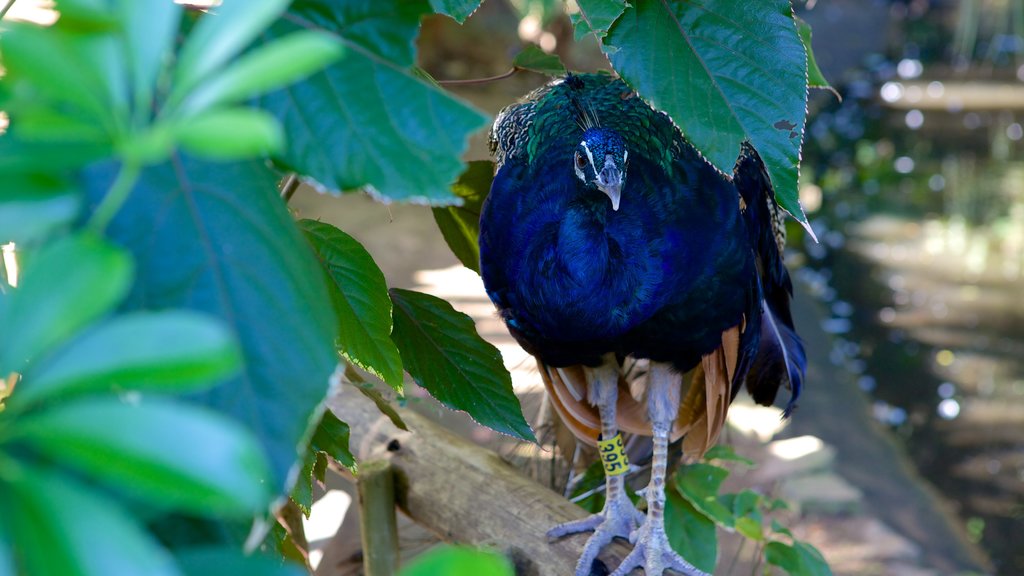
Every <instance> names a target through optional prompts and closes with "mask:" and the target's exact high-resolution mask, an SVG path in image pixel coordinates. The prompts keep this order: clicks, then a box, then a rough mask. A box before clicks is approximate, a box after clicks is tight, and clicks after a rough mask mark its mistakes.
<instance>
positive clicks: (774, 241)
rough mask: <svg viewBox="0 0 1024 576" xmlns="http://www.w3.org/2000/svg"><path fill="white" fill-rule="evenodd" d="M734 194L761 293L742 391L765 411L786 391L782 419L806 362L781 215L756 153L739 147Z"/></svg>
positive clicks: (796, 391)
mask: <svg viewBox="0 0 1024 576" xmlns="http://www.w3.org/2000/svg"><path fill="white" fill-rule="evenodd" d="M733 182H734V184H735V185H736V188H737V190H739V193H740V198H741V205H742V206H743V208H742V210H743V219H744V222H745V224H746V227H747V233H748V237H749V239H750V242H751V245H752V246H753V248H754V250H755V252H756V253H757V267H758V279H759V283H760V289H761V290H760V291H761V303H760V308H761V314H760V318H758V319H756V320H758V321H759V324H760V332H761V339H760V347H759V349H758V350H757V354H756V355H755V357H754V358H753V361H752V363H751V365H750V370H749V373H748V374H747V375H746V385H747V390H748V391H749V392H750V395H751V396H753V397H754V400H755V401H756V402H757V403H759V404H763V405H766V406H770V405H771V404H772V402H774V400H775V395H776V393H777V392H778V390H779V386H780V385H781V384H785V385H786V387H787V388H789V390H790V400H789V403H788V404H787V406H786V415H789V413H790V412H791V411H792V410H793V408H795V407H796V401H797V398H799V396H800V391H801V389H802V387H803V378H804V372H805V371H806V366H807V359H806V355H805V354H804V347H803V344H802V343H801V342H800V337H799V336H797V334H796V330H795V328H794V326H793V316H792V314H791V313H790V309H789V301H790V299H791V298H792V295H793V284H792V282H791V281H790V279H789V272H788V271H787V270H786V266H785V264H783V261H782V250H783V247H784V244H785V231H784V228H783V227H782V222H783V217H784V214H783V212H782V209H781V208H780V207H779V205H778V204H777V203H776V202H775V193H774V191H773V189H772V185H771V180H770V179H769V177H768V173H767V171H766V170H765V167H764V163H763V162H762V161H761V158H760V156H758V154H757V152H756V151H755V150H754V149H753V148H752V147H751V146H750V145H749V144H746V143H744V145H743V149H742V152H741V154H740V158H739V161H738V162H737V163H736V168H735V170H734V171H733Z"/></svg>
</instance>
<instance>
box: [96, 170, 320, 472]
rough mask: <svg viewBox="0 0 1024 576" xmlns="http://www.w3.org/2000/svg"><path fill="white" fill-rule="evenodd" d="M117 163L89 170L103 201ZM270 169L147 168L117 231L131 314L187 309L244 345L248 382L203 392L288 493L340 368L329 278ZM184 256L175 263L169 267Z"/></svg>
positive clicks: (114, 226)
mask: <svg viewBox="0 0 1024 576" xmlns="http://www.w3.org/2000/svg"><path fill="white" fill-rule="evenodd" d="M115 168H116V167H115V166H111V165H109V164H106V165H103V166H97V167H95V168H93V169H91V170H89V171H87V173H86V176H87V177H86V184H87V190H88V191H89V193H90V195H91V196H92V197H93V198H96V197H97V196H98V195H99V192H98V191H101V190H105V189H106V188H107V187H108V186H109V182H110V181H111V180H112V179H113V176H114V173H115ZM276 183H277V176H276V175H275V174H274V173H273V172H272V171H271V170H270V169H268V168H267V166H266V164H265V163H264V162H261V161H250V162H237V163H210V162H203V161H200V160H196V159H193V158H189V157H175V158H174V159H173V161H172V162H170V163H167V164H162V165H159V166H153V167H151V168H147V169H146V170H143V172H142V174H141V176H140V178H139V182H138V184H137V185H136V188H135V190H134V191H133V193H132V195H131V197H130V198H129V199H128V201H127V202H126V203H125V205H124V207H123V208H122V209H121V211H120V212H119V213H118V215H117V217H115V218H114V220H113V221H112V222H111V225H110V226H109V227H108V233H109V235H110V236H111V238H112V239H114V240H115V241H116V242H118V243H121V244H123V245H125V246H128V247H130V248H131V250H132V251H133V252H134V255H135V259H136V263H137V265H138V267H139V274H138V280H137V282H136V285H135V288H134V292H133V294H132V297H131V298H130V300H129V305H130V306H129V307H130V308H141V309H163V308H180V307H185V308H189V309H193V310H199V311H204V312H208V313H210V314H213V315H215V316H217V317H219V318H221V319H222V320H223V321H224V322H225V323H226V324H227V325H228V327H229V328H230V329H231V330H232V331H233V332H234V333H235V336H236V337H237V339H238V341H239V343H240V344H241V346H242V353H243V355H244V360H245V365H244V367H243V370H242V372H241V374H240V375H239V376H237V377H235V378H233V379H231V380H229V381H228V382H226V383H224V384H222V385H221V386H218V387H216V388H213V389H212V390H210V391H208V392H204V393H201V394H199V395H197V400H200V401H202V402H204V403H206V404H207V405H209V406H211V407H214V408H216V409H219V410H221V411H223V412H225V413H227V414H230V415H232V416H234V417H236V418H237V419H238V420H240V421H241V422H242V423H244V424H245V425H246V426H248V427H249V428H250V429H251V430H252V431H253V432H254V433H255V434H256V436H257V437H258V438H259V440H260V441H261V443H262V444H263V447H264V450H265V451H266V453H267V456H268V458H269V460H270V463H271V469H272V477H271V478H268V479H267V485H268V486H269V487H270V488H271V489H274V490H283V489H284V487H285V479H286V478H287V475H288V471H289V469H290V468H291V467H292V466H293V464H294V463H295V460H296V459H297V458H298V457H299V451H300V449H301V448H300V444H302V443H303V442H304V440H305V439H307V438H309V434H310V433H311V430H312V426H314V425H315V424H316V421H315V420H313V418H315V417H317V416H319V412H318V411H317V409H318V407H319V405H320V403H321V401H322V400H323V398H324V395H325V394H326V392H327V390H328V386H329V380H330V377H331V374H332V373H333V371H334V368H335V366H336V364H337V355H336V354H335V352H334V340H335V337H336V335H335V323H334V318H333V315H332V314H330V313H329V312H326V313H325V311H329V310H330V308H331V303H330V300H329V299H328V297H327V290H326V287H325V286H324V281H323V272H322V271H321V270H320V269H319V267H318V266H317V264H316V258H315V257H314V255H313V253H312V250H311V249H310V248H309V245H308V243H306V241H305V240H304V239H303V238H302V235H301V234H300V233H299V231H298V229H297V228H296V226H295V223H294V221H293V220H292V218H291V216H290V215H289V214H288V211H287V209H286V208H285V206H284V204H283V203H282V202H281V199H280V197H279V196H278V192H277V186H276ZM168 255H173V256H174V265H173V266H169V265H168V263H167V258H168Z"/></svg>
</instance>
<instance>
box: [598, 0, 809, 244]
mask: <svg viewBox="0 0 1024 576" xmlns="http://www.w3.org/2000/svg"><path fill="white" fill-rule="evenodd" d="M654 45H656V46H657V49H656V50H652V49H651V46H654ZM604 48H605V52H606V53H607V54H608V57H609V59H610V60H611V63H612V66H614V68H615V70H616V71H617V72H618V73H619V74H621V75H622V77H623V78H625V80H626V82H628V83H629V84H630V85H631V86H633V87H634V88H635V89H636V90H637V91H638V92H639V93H640V95H641V96H642V97H643V98H644V99H645V100H647V101H648V102H649V103H650V104H651V105H652V106H654V107H655V108H657V109H659V110H663V111H665V112H667V113H668V115H669V116H670V117H671V118H672V120H673V121H674V122H675V123H676V124H677V125H678V126H679V128H680V130H682V132H683V134H684V135H686V138H687V139H688V140H689V141H690V142H691V143H693V145H694V146H696V147H697V149H698V150H700V151H701V153H702V154H703V155H704V157H705V158H707V159H708V160H709V161H710V162H711V163H712V164H714V165H715V166H716V167H718V169H719V170H721V171H722V172H724V173H732V168H733V166H734V165H735V163H736V157H737V156H738V155H739V152H740V144H741V143H742V142H743V141H744V140H749V141H750V143H751V144H752V145H753V146H754V148H755V149H756V150H757V151H758V153H759V154H760V155H761V158H762V159H763V160H764V162H765V166H766V168H767V170H768V175H769V176H770V178H771V181H772V184H773V186H774V188H775V196H776V199H777V200H778V202H779V204H780V205H781V206H782V207H783V208H785V209H786V210H788V211H789V213H790V214H792V215H793V216H794V217H796V219H797V220H799V221H800V222H802V223H804V224H806V223H807V217H806V216H805V215H804V213H803V210H802V209H801V208H800V204H799V202H798V199H797V176H798V172H799V162H800V145H801V142H802V140H803V134H804V118H805V115H806V110H807V74H806V72H807V56H806V53H805V52H804V47H803V44H802V43H801V42H800V36H799V35H798V34H797V31H796V25H795V24H794V23H793V10H792V7H791V6H790V2H789V0H705V1H704V2H700V3H697V2H689V1H680V2H672V3H669V2H636V3H635V6H633V7H630V8H627V9H626V12H625V13H623V15H622V16H621V17H620V18H619V19H618V20H616V21H615V24H614V25H613V26H612V27H611V29H610V30H609V32H608V35H607V36H606V37H605V39H604Z"/></svg>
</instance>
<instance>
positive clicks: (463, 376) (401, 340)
mask: <svg viewBox="0 0 1024 576" xmlns="http://www.w3.org/2000/svg"><path fill="white" fill-rule="evenodd" d="M391 300H392V301H393V302H394V303H395V330H394V334H393V335H392V337H393V338H394V339H395V344H397V345H398V351H399V352H401V354H402V362H403V363H404V364H405V369H406V370H407V371H408V372H409V374H410V375H411V376H412V377H413V379H414V380H416V383H417V384H419V385H420V386H422V387H423V388H425V389H426V390H427V392H430V395H431V396H433V397H434V398H437V399H438V400H439V401H440V402H441V403H442V404H444V405H445V406H447V407H449V408H452V409H453V410H464V411H466V412H467V413H468V414H469V415H470V416H472V417H473V419H474V420H476V421H477V422H479V423H480V424H483V425H484V426H488V427H490V428H493V429H494V430H497V431H498V432H502V433H504V434H508V435H510V436H514V437H516V438H521V439H523V440H527V441H530V442H536V439H535V438H534V436H533V431H532V430H530V426H529V424H527V423H526V419H525V418H523V411H522V408H521V407H520V406H519V400H518V399H517V398H516V395H515V393H513V391H512V377H511V376H509V373H508V370H506V369H505V366H504V365H503V364H502V362H501V353H500V352H498V349H497V348H495V347H494V346H492V345H491V344H490V343H488V342H487V341H486V340H484V339H483V338H481V337H480V336H479V335H478V334H477V332H476V327H475V326H474V325H473V320H472V319H471V318H470V317H469V316H466V315H465V314H463V313H461V312H457V311H456V310H455V309H454V308H452V306H451V304H449V303H447V302H445V301H444V300H442V299H440V298H436V297H434V296H430V295H427V294H421V293H419V292H412V291H409V290H399V289H396V288H392V289H391Z"/></svg>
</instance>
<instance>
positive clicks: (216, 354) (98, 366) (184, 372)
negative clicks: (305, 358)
mask: <svg viewBox="0 0 1024 576" xmlns="http://www.w3.org/2000/svg"><path fill="white" fill-rule="evenodd" d="M240 360H241V357H240V353H239V350H238V345H237V343H236V342H235V339H234V338H233V336H232V335H231V334H230V333H229V332H228V331H227V330H226V329H225V328H224V326H223V325H222V324H221V323H220V322H217V321H216V320H214V319H213V318H210V317H208V316H204V315H200V314H196V313H194V312H188V311H184V310H169V311H164V312H155V313H151V312H138V313H134V314H125V315H121V316H118V317H116V318H114V319H112V320H110V321H108V322H106V323H104V324H102V325H100V326H98V327H96V328H95V329H93V330H91V331H89V332H87V333H86V334H84V335H83V336H82V337H81V338H79V339H77V340H75V341H72V342H70V343H69V344H67V345H66V346H64V347H63V348H62V349H60V350H58V351H57V352H56V353H55V354H54V355H53V356H52V357H51V358H49V359H48V360H47V361H46V362H45V363H43V364H42V365H39V366H36V367H34V368H33V369H32V370H30V371H29V372H28V373H27V374H26V375H25V379H24V380H25V382H24V383H23V384H22V385H21V386H20V387H19V389H18V395H17V396H15V397H13V398H12V402H15V403H17V404H18V405H23V404H26V403H30V402H34V401H36V400H39V399H41V398H46V397H50V396H54V395H57V394H60V395H61V396H67V395H68V394H73V393H81V392H101V391H103V392H111V391H115V390H154V391H163V392H172V391H186V390H197V389H202V388H207V387H209V386H210V385H211V384H213V383H214V382H216V381H217V380H220V379H222V378H226V377H228V376H230V375H232V374H233V373H234V372H235V371H236V370H237V369H238V366H239V365H240V363H241V362H240Z"/></svg>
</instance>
